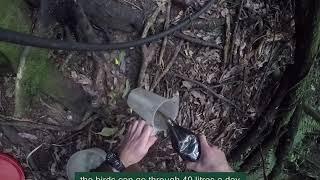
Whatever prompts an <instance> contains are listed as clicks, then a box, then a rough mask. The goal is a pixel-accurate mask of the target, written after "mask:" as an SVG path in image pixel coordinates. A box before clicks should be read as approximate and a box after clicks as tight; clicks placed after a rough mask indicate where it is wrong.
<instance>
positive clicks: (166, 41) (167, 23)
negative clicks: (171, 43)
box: [159, 0, 171, 67]
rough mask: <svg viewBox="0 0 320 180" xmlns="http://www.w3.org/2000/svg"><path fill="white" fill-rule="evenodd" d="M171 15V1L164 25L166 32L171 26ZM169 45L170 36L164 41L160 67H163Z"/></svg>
mask: <svg viewBox="0 0 320 180" xmlns="http://www.w3.org/2000/svg"><path fill="white" fill-rule="evenodd" d="M170 14H171V0H169V1H168V6H167V14H166V22H165V23H164V30H167V29H168V28H169V25H170ZM167 43H168V36H166V37H164V39H163V41H162V46H161V51H160V56H159V63H160V66H161V67H163V65H164V64H163V56H164V52H165V51H166V46H167Z"/></svg>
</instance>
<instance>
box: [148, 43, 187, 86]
mask: <svg viewBox="0 0 320 180" xmlns="http://www.w3.org/2000/svg"><path fill="white" fill-rule="evenodd" d="M182 45H183V40H181V41H180V42H179V45H178V46H177V47H176V49H175V51H174V54H173V56H172V58H171V60H170V62H169V63H168V65H167V67H166V68H165V69H164V71H163V72H162V73H161V74H160V76H159V77H158V78H157V79H156V80H155V81H154V82H153V84H152V86H151V88H150V91H153V90H154V88H155V87H156V86H157V85H158V84H159V82H160V81H161V79H162V78H163V77H164V76H165V75H166V74H167V73H168V71H169V70H170V68H171V67H172V65H173V64H174V62H175V61H176V59H177V57H178V54H179V52H180V50H181V47H182Z"/></svg>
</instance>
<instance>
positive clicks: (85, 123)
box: [72, 115, 99, 131]
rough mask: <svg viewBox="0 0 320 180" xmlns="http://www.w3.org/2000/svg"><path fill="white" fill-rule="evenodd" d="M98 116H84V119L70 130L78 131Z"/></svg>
mask: <svg viewBox="0 0 320 180" xmlns="http://www.w3.org/2000/svg"><path fill="white" fill-rule="evenodd" d="M98 118H99V116H98V115H93V116H91V117H88V118H84V119H85V120H84V121H82V122H81V123H80V125H78V126H77V127H75V128H73V129H72V131H80V130H82V129H83V128H85V127H86V126H87V125H89V124H90V123H92V122H93V121H95V120H96V119H98Z"/></svg>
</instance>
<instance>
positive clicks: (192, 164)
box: [187, 162, 197, 171]
mask: <svg viewBox="0 0 320 180" xmlns="http://www.w3.org/2000/svg"><path fill="white" fill-rule="evenodd" d="M196 168H197V163H196V162H188V163H187V169H191V170H194V171H195V170H196Z"/></svg>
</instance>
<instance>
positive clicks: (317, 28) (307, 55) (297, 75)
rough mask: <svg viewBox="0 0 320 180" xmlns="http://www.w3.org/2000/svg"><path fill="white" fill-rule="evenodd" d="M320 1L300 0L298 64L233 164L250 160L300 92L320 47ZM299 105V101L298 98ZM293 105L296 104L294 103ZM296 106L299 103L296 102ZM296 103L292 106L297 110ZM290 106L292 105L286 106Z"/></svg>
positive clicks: (243, 142)
mask: <svg viewBox="0 0 320 180" xmlns="http://www.w3.org/2000/svg"><path fill="white" fill-rule="evenodd" d="M319 19H320V2H319V1H318V0H310V1H303V0H296V15H295V23H296V36H295V37H296V51H295V58H294V62H295V63H294V64H291V65H289V66H288V67H287V69H286V71H285V73H284V75H283V77H282V79H281V81H280V86H279V87H278V89H277V91H276V93H275V95H274V96H273V98H272V100H271V102H270V103H269V105H268V107H267V109H266V110H265V111H264V113H263V114H261V115H260V117H259V118H258V119H257V120H256V123H255V124H254V125H253V126H252V127H251V128H250V130H249V132H247V133H246V134H244V136H243V137H242V138H241V140H240V142H239V143H238V144H239V146H238V147H237V148H236V149H234V150H233V151H232V153H231V159H232V160H233V161H241V160H243V159H246V158H247V157H248V156H249V155H250V154H251V153H252V152H253V151H254V150H255V149H256V148H257V146H258V145H259V144H261V143H262V142H263V140H264V139H265V137H266V136H268V135H269V134H270V133H271V131H270V130H271V129H272V128H273V127H274V123H275V118H276V115H277V114H278V113H279V109H281V107H280V105H281V104H283V103H284V102H285V100H286V98H288V95H289V93H291V94H292V93H293V94H294V93H297V91H296V90H297V84H298V83H299V82H300V81H302V80H303V78H304V77H305V76H306V75H307V74H308V72H309V70H310V67H311V65H312V63H313V62H314V60H315V58H316V56H317V55H318V53H319V47H320V35H319V34H318V33H320V23H319ZM295 102H299V99H296V100H295ZM289 104H292V102H290V103H289ZM295 104H296V103H295ZM295 104H293V106H291V107H290V109H292V108H294V106H295ZM286 106H287V107H288V105H286Z"/></svg>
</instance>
